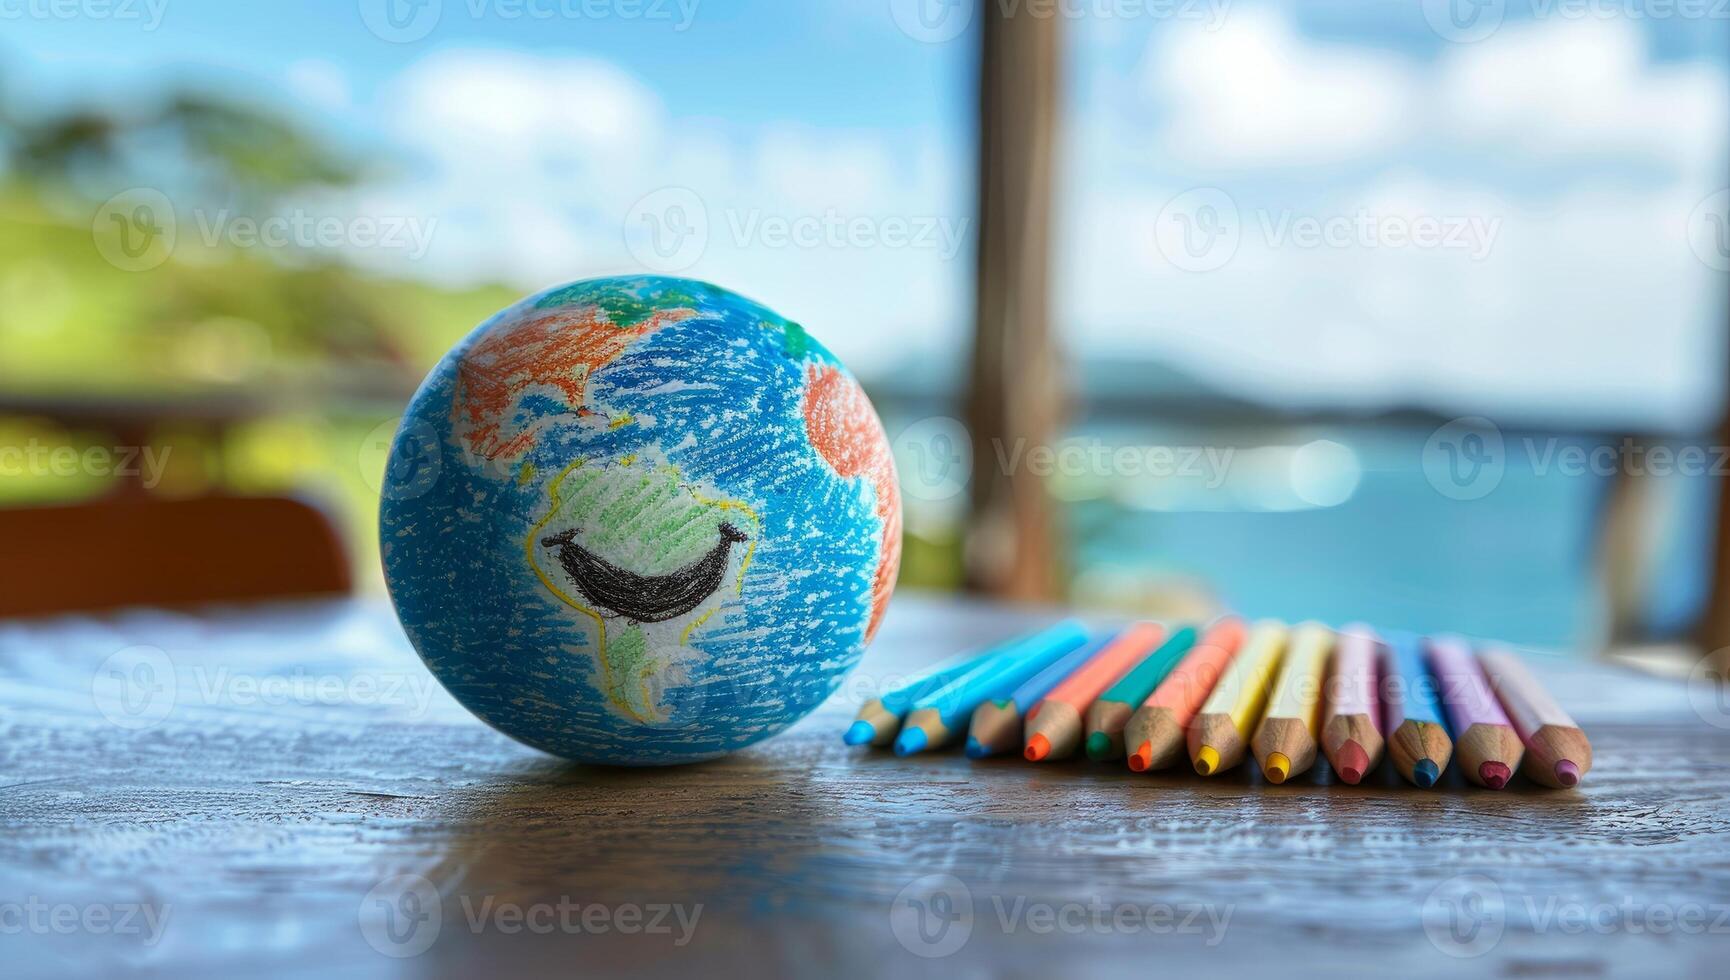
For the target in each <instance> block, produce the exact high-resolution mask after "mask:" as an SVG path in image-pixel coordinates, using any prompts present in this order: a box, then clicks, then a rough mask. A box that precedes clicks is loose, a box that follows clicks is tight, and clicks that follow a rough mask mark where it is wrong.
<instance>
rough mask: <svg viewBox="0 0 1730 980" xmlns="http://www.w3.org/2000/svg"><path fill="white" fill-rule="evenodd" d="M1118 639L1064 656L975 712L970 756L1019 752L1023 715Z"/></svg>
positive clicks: (1105, 638) (1106, 638)
mask: <svg viewBox="0 0 1730 980" xmlns="http://www.w3.org/2000/svg"><path fill="white" fill-rule="evenodd" d="M1116 637H1117V634H1116V633H1107V634H1105V635H1104V636H1101V637H1099V638H1098V639H1095V640H1093V641H1092V642H1090V643H1084V644H1082V645H1081V646H1080V647H1078V648H1076V649H1075V650H1071V651H1070V652H1069V653H1066V654H1064V655H1063V657H1062V658H1060V659H1059V660H1058V661H1057V662H1056V663H1054V664H1052V665H1051V666H1049V667H1046V668H1045V669H1044V670H1042V671H1040V672H1039V673H1037V674H1034V675H1033V676H1032V677H1030V678H1028V679H1027V680H1026V681H1025V682H1023V683H1022V685H1021V686H1020V687H1018V688H1016V689H1015V690H1014V691H1011V692H1010V694H1009V696H1008V697H1005V698H994V699H992V700H990V701H987V702H985V703H984V704H982V705H980V706H979V707H978V708H976V709H974V712H973V722H972V724H971V725H969V726H968V730H967V757H968V758H969V759H983V758H985V757H986V756H991V755H996V754H997V753H999V752H1007V751H1009V750H1010V749H1019V748H1020V746H1021V716H1022V715H1024V714H1026V713H1027V709H1028V708H1031V707H1033V706H1034V705H1036V704H1038V703H1039V701H1040V699H1041V698H1043V697H1045V695H1046V694H1047V693H1048V692H1049V691H1050V690H1051V689H1052V688H1054V687H1056V686H1057V685H1058V684H1059V683H1061V682H1062V681H1063V679H1064V678H1065V677H1068V676H1069V675H1070V674H1072V673H1074V672H1075V669H1076V668H1077V667H1080V666H1081V665H1082V664H1084V663H1087V662H1088V661H1089V660H1091V659H1093V655H1094V654H1096V653H1098V652H1099V651H1100V650H1102V649H1104V648H1105V646H1106V644H1108V643H1110V642H1111V641H1112V640H1113V639H1115V638H1116Z"/></svg>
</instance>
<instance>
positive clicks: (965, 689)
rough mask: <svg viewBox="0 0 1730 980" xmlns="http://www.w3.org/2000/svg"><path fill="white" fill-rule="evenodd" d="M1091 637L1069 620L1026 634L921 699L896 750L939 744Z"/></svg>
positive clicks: (909, 752)
mask: <svg viewBox="0 0 1730 980" xmlns="http://www.w3.org/2000/svg"><path fill="white" fill-rule="evenodd" d="M1086 642H1087V630H1086V629H1085V628H1084V627H1083V626H1082V625H1081V624H1080V623H1078V622H1076V621H1075V620H1073V619H1066V620H1064V621H1063V622H1060V623H1058V624H1057V625H1055V626H1051V627H1048V628H1046V629H1044V630H1041V631H1040V632H1038V633H1035V634H1034V635H1032V636H1029V637H1027V638H1025V639H1023V640H1022V641H1021V642H1020V643H1019V644H1018V645H1017V646H1016V648H1015V649H1014V650H1013V651H1012V652H1009V653H1008V654H1006V655H1005V656H1004V657H1003V658H1002V659H1000V660H994V661H991V662H989V663H986V664H982V665H980V666H979V667H977V668H975V669H974V670H972V671H969V672H968V673H966V674H964V675H962V676H960V677H957V678H956V679H955V680H953V681H950V682H949V683H948V684H947V685H945V686H944V687H943V688H942V689H941V690H939V691H935V692H933V693H932V694H931V695H930V696H929V697H926V698H923V699H921V700H920V701H919V702H918V703H916V704H915V705H914V706H913V710H912V711H909V712H908V713H907V720H906V722H905V723H904V724H903V725H902V726H901V732H900V734H898V735H896V736H895V754H896V755H912V754H913V753H915V752H923V751H925V750H926V749H931V748H936V747H938V746H940V745H942V744H943V743H944V742H946V741H948V740H949V735H950V733H951V732H954V731H956V730H958V729H960V728H961V726H963V725H965V724H966V723H967V719H968V718H969V717H970V716H971V715H972V714H973V709H975V708H977V707H979V706H980V705H981V704H983V703H985V702H986V701H989V700H992V699H993V698H1000V697H1004V696H1006V695H1008V694H1009V693H1010V692H1012V691H1014V690H1015V689H1016V688H1018V687H1020V686H1021V685H1022V684H1024V683H1026V682H1027V680H1028V679H1029V678H1031V677H1033V676H1034V675H1036V674H1038V673H1039V672H1040V671H1042V670H1044V669H1046V668H1047V667H1049V666H1051V665H1052V664H1053V663H1055V662H1056V661H1058V660H1059V659H1061V658H1062V657H1063V656H1064V655H1066V654H1068V653H1070V652H1071V651H1073V650H1075V649H1076V648H1077V647H1079V646H1081V645H1083V644H1085V643H1086Z"/></svg>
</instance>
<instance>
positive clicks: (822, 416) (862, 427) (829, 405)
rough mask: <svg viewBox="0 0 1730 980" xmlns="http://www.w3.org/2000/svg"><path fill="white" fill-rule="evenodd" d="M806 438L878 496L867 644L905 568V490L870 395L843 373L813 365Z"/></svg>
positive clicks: (832, 464) (845, 474)
mask: <svg viewBox="0 0 1730 980" xmlns="http://www.w3.org/2000/svg"><path fill="white" fill-rule="evenodd" d="M806 379H807V381H808V384H807V385H806V388H805V434H806V437H807V438H809V439H810V441H811V446H812V447H813V448H814V449H816V450H817V455H819V456H821V457H823V461H824V462H826V463H828V464H829V466H830V468H832V469H833V470H834V471H835V472H836V474H838V475H839V476H841V477H842V478H844V479H852V478H855V477H863V478H864V479H866V480H869V481H870V482H871V486H872V488H873V489H874V490H875V491H876V498H877V519H878V520H879V521H880V522H881V524H882V528H883V537H882V540H881V541H880V542H879V543H878V548H877V572H876V574H875V575H874V576H873V578H872V581H871V623H870V625H869V626H868V627H867V628H866V630H865V641H866V642H867V643H869V642H870V641H871V638H872V637H874V636H876V635H877V627H878V625H879V624H880V623H881V622H882V620H883V612H884V610H886V609H887V608H888V607H889V593H890V592H892V591H893V590H894V588H895V575H896V573H897V572H898V571H900V568H901V490H900V486H899V484H898V482H897V480H896V476H895V460H894V457H893V456H892V455H891V454H890V451H889V439H888V437H887V436H885V435H884V434H883V424H882V423H881V422H879V421H878V420H877V412H876V411H875V410H874V409H873V408H872V407H871V400H870V399H869V398H867V397H866V395H865V391H864V390H863V389H862V388H860V387H859V383H858V382H856V381H854V380H853V379H852V378H851V377H849V376H848V375H847V374H846V373H845V372H843V371H841V370H840V369H839V368H836V367H832V366H828V365H813V366H812V367H811V368H810V369H809V370H808V371H807V372H806Z"/></svg>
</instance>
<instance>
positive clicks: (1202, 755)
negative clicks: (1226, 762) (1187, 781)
mask: <svg viewBox="0 0 1730 980" xmlns="http://www.w3.org/2000/svg"><path fill="white" fill-rule="evenodd" d="M1218 769H1219V750H1218V749H1216V748H1214V747H1213V746H1211V745H1204V746H1202V747H1201V748H1199V749H1197V750H1196V751H1195V771H1196V772H1197V773H1199V774H1201V775H1203V776H1206V775H1208V774H1210V773H1213V772H1216V771H1218Z"/></svg>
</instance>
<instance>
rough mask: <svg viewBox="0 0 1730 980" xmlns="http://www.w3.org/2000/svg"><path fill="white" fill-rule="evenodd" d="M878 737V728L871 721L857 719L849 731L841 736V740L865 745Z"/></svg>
mask: <svg viewBox="0 0 1730 980" xmlns="http://www.w3.org/2000/svg"><path fill="white" fill-rule="evenodd" d="M876 737H877V729H876V728H873V727H872V726H871V723H870V722H868V721H856V722H854V723H853V724H852V726H851V727H849V728H848V729H847V733H846V734H845V735H842V736H841V741H843V742H846V743H847V744H848V745H864V744H865V743H866V742H869V741H871V740H872V739H874V738H876Z"/></svg>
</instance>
